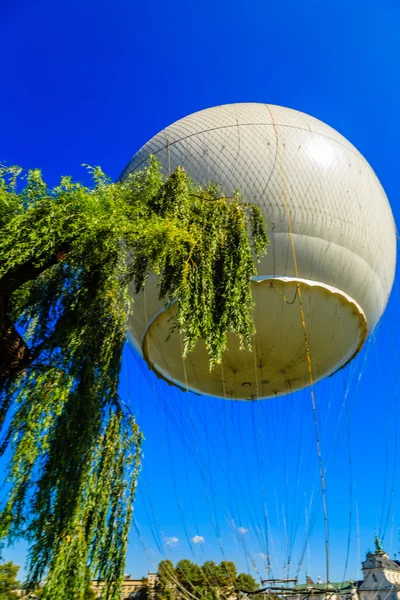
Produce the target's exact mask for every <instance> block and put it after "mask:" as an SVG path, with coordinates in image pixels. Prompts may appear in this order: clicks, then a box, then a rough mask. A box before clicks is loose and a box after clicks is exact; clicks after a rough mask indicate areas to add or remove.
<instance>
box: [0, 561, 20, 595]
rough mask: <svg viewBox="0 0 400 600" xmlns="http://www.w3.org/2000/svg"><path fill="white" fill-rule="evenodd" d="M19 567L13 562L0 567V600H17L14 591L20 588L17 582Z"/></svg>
mask: <svg viewBox="0 0 400 600" xmlns="http://www.w3.org/2000/svg"><path fill="white" fill-rule="evenodd" d="M18 570H19V567H18V566H17V565H15V564H14V563H13V562H6V563H3V564H2V565H0V600H18V597H19V596H18V593H16V590H17V589H18V588H19V587H20V583H19V581H18V580H17V573H18Z"/></svg>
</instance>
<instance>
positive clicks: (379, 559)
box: [279, 538, 400, 600]
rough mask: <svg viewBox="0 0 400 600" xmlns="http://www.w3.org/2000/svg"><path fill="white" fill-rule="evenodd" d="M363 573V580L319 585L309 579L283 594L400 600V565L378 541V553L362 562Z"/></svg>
mask: <svg viewBox="0 0 400 600" xmlns="http://www.w3.org/2000/svg"><path fill="white" fill-rule="evenodd" d="M362 572H363V579H362V580H361V581H344V582H340V583H317V584H315V583H314V582H313V581H311V580H308V581H307V583H305V584H304V585H296V586H294V587H293V588H291V589H290V590H289V589H288V590H287V592H285V591H284V592H283V594H282V595H283V596H285V597H287V596H289V595H290V596H291V597H293V596H294V597H295V600H305V599H308V598H310V599H311V600H400V562H399V561H397V560H392V559H390V558H389V555H388V554H387V553H386V552H385V551H384V550H383V548H382V545H381V542H380V540H379V539H378V538H375V552H368V553H367V556H366V559H365V561H364V562H363V563H362ZM279 595H281V594H279Z"/></svg>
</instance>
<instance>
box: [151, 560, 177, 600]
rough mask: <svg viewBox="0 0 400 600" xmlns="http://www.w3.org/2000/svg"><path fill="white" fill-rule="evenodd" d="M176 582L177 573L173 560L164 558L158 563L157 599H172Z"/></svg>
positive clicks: (155, 587)
mask: <svg viewBox="0 0 400 600" xmlns="http://www.w3.org/2000/svg"><path fill="white" fill-rule="evenodd" d="M175 582H176V574H175V567H174V565H173V563H172V561H170V560H162V561H161V562H160V563H159V565H158V570H157V581H156V584H155V586H154V597H155V600H171V599H172V589H174V588H175V585H176V583H175Z"/></svg>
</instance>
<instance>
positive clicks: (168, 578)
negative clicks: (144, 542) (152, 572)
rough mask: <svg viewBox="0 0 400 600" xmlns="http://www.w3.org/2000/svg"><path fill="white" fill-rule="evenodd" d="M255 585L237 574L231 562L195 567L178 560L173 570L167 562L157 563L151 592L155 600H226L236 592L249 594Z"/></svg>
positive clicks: (210, 562) (244, 576)
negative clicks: (153, 587) (153, 589)
mask: <svg viewBox="0 0 400 600" xmlns="http://www.w3.org/2000/svg"><path fill="white" fill-rule="evenodd" d="M258 587H259V586H258V584H257V583H256V581H255V580H254V578H253V577H252V576H251V575H248V574H246V573H240V574H239V575H238V574H237V570H236V566H235V564H234V563H233V562H231V561H222V562H221V563H220V564H219V565H217V564H216V563H215V562H214V561H212V560H210V561H206V562H205V563H204V564H203V565H202V566H199V565H197V564H195V563H193V562H192V561H190V560H188V559H183V560H180V561H179V562H178V563H177V564H176V568H174V566H173V564H172V562H171V561H170V560H164V561H161V563H160V564H159V567H158V581H157V584H156V588H155V591H156V593H155V597H156V600H171V599H172V598H173V599H174V600H190V599H193V598H199V599H203V600H227V599H228V598H230V597H231V596H232V594H235V593H236V591H237V590H239V589H240V590H243V591H248V592H252V591H255V590H257V589H258Z"/></svg>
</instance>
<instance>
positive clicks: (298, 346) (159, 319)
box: [140, 276, 368, 400]
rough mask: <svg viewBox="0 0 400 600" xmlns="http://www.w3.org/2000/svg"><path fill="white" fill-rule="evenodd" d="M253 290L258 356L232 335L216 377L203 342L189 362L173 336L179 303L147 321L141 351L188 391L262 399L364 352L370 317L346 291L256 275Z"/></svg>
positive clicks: (323, 374)
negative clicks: (242, 345)
mask: <svg viewBox="0 0 400 600" xmlns="http://www.w3.org/2000/svg"><path fill="white" fill-rule="evenodd" d="M251 285H252V293H253V297H254V300H255V309H254V311H253V318H254V323H255V328H256V333H255V335H254V338H253V351H252V352H250V351H248V350H243V349H240V347H239V340H238V338H237V336H235V335H233V334H231V333H228V348H227V350H226V351H225V353H224V355H223V358H222V361H221V364H219V365H216V366H215V367H214V368H213V369H212V370H211V371H210V369H209V361H208V354H207V350H206V347H205V344H204V342H203V341H201V340H200V341H199V342H198V343H197V345H196V347H195V349H194V350H193V352H191V353H190V354H189V355H188V356H187V357H186V358H185V359H183V357H182V348H183V344H182V335H181V334H180V333H179V332H178V331H176V330H175V331H173V333H172V334H171V332H170V330H171V320H173V318H174V315H175V314H176V305H175V304H172V305H171V304H170V305H167V306H165V307H163V308H161V309H160V310H159V311H157V313H156V314H155V315H154V316H153V317H152V318H151V319H150V320H149V321H148V323H147V326H146V329H145V332H144V335H143V337H142V342H141V348H140V351H141V353H142V355H143V357H144V359H145V360H146V362H147V364H148V366H149V368H150V369H151V370H152V371H154V372H155V373H156V374H157V375H158V377H160V378H162V379H164V380H165V381H166V382H167V383H168V384H169V385H174V386H177V387H179V388H180V389H182V390H184V391H191V392H194V393H196V394H201V395H208V396H213V397H218V398H223V399H232V400H259V399H267V398H271V397H276V396H280V395H284V394H288V393H290V392H294V391H296V390H300V389H302V388H305V387H307V386H309V385H310V384H312V383H317V382H318V381H320V380H321V379H323V378H324V377H326V376H329V375H333V374H334V373H335V372H337V371H338V370H340V369H342V368H344V367H345V366H346V365H347V364H348V363H349V362H350V361H351V360H352V359H353V358H354V357H355V356H356V355H357V354H358V352H359V351H360V350H361V348H362V346H363V344H364V342H365V340H366V338H367V335H368V326H367V319H366V316H365V313H364V311H363V310H362V308H361V306H360V305H359V304H358V303H357V302H356V301H355V300H354V299H353V298H351V297H350V296H349V295H348V294H346V293H345V292H343V291H341V290H339V289H338V288H335V287H333V286H330V285H326V284H324V283H321V282H318V281H311V280H306V279H300V278H295V277H276V276H260V277H254V278H253V280H252V282H251ZM307 348H308V351H307ZM307 353H308V355H309V359H308V357H307ZM310 369H311V370H310Z"/></svg>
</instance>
